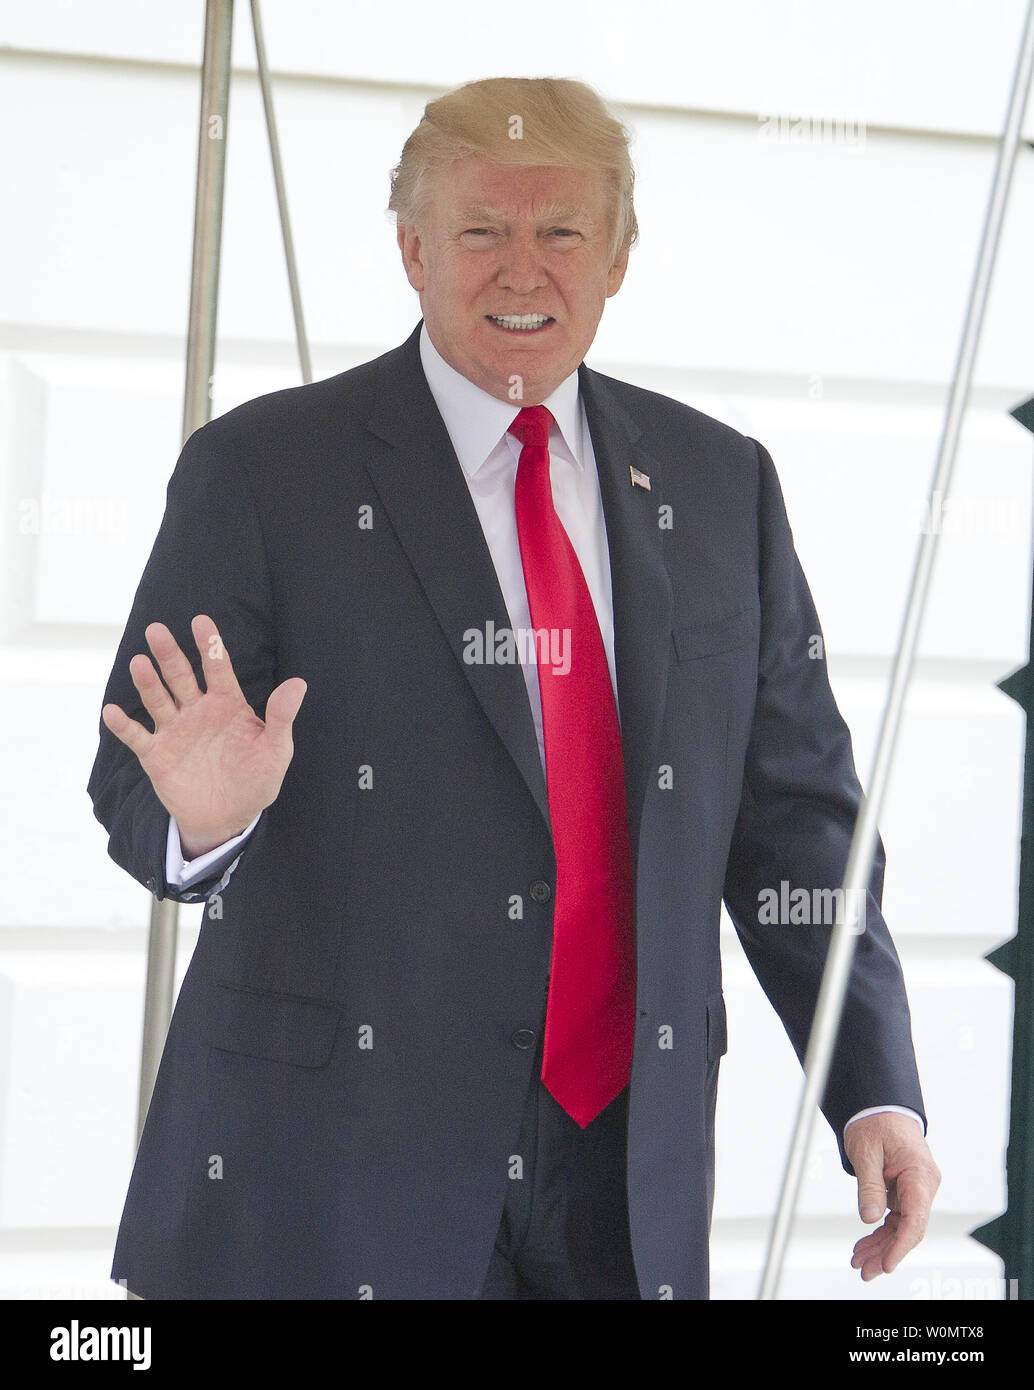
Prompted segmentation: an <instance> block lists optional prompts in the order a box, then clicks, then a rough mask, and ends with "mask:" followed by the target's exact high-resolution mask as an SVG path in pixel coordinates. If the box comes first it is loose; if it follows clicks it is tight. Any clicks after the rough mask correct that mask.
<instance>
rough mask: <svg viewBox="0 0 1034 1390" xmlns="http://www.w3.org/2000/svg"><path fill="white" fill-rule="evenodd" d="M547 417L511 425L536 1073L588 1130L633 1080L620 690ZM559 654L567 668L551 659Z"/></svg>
mask: <svg viewBox="0 0 1034 1390" xmlns="http://www.w3.org/2000/svg"><path fill="white" fill-rule="evenodd" d="M552 423H553V417H552V415H550V413H549V411H548V410H547V409H546V408H545V406H541V405H537V406H533V407H531V408H529V409H525V410H522V411H521V412H520V413H519V414H518V416H517V418H516V419H515V420H514V422H513V424H512V425H511V426H510V429H509V432H510V433H511V434H513V435H515V436H516V437H517V438H518V439H519V440H520V441H521V444H522V445H523V448H522V449H521V457H520V461H519V463H518V465H517V481H516V484H515V488H514V503H515V509H516V513H517V537H518V540H519V542H520V548H521V561H522V563H523V566H524V581H525V585H526V587H527V591H528V604H529V607H530V610H531V621H532V626H533V627H534V628H535V630H536V632H537V633H541V632H542V629H546V632H547V633H548V635H549V639H550V640H549V642H548V643H547V642H546V639H545V637H544V636H540V637H538V638H537V639H536V644H535V645H536V652H537V656H538V673H539V690H540V693H541V699H542V725H543V735H544V742H545V752H546V789H547V793H548V796H549V818H550V821H551V823H552V827H553V847H554V851H555V853H556V863H557V881H556V893H555V898H554V912H553V956H552V963H551V966H550V977H549V997H548V999H547V1002H546V1033H545V1041H544V1049H543V1059H542V1080H543V1083H544V1084H545V1086H546V1087H547V1089H548V1090H549V1091H550V1093H551V1094H552V1095H553V1096H554V1097H555V1098H556V1100H557V1101H558V1103H559V1104H560V1105H562V1106H563V1108H564V1109H565V1110H566V1111H567V1113H568V1114H569V1115H571V1116H572V1118H573V1119H575V1120H576V1121H577V1122H578V1124H579V1125H581V1127H582V1128H583V1129H584V1128H585V1126H586V1125H587V1124H589V1122H590V1121H591V1120H593V1119H595V1117H596V1116H597V1115H598V1114H599V1113H600V1111H601V1110H602V1109H603V1108H604V1106H606V1105H608V1104H609V1103H610V1102H611V1101H612V1100H613V1099H614V1097H615V1096H617V1095H618V1094H619V1093H620V1092H621V1091H622V1090H623V1089H624V1087H625V1086H627V1085H628V1080H629V1076H630V1075H631V1070H632V1040H633V1036H634V1032H635V933H634V911H635V907H634V904H635V897H634V890H633V883H632V856H631V849H630V846H629V838H628V812H627V808H626V802H625V775H624V762H623V759H622V755H621V734H620V730H619V728H618V718H617V709H616V707H615V704H614V690H613V687H612V685H611V680H610V670H609V668H608V666H607V656H606V652H605V650H604V647H603V638H602V637H601V636H600V628H599V622H598V621H597V618H596V610H595V608H594V607H593V602H592V598H591V596H590V594H589V590H588V586H587V585H586V583H585V577H584V575H583V574H582V570H581V566H580V565H579V564H578V557H577V556H576V555H575V553H574V548H573V546H572V545H571V542H570V540H569V539H568V536H567V532H566V531H565V530H564V528H563V525H562V524H561V521H560V518H559V517H558V516H557V514H556V510H555V508H554V506H553V491H552V487H551V485H550V480H549V428H550V425H551V424H552ZM565 641H566V642H567V643H568V645H567V646H566V648H565V646H564V642H565ZM565 651H566V652H567V653H568V654H569V657H570V669H569V670H567V671H566V672H565V671H564V669H563V667H564V662H563V661H562V660H557V656H558V654H560V653H563V652H565Z"/></svg>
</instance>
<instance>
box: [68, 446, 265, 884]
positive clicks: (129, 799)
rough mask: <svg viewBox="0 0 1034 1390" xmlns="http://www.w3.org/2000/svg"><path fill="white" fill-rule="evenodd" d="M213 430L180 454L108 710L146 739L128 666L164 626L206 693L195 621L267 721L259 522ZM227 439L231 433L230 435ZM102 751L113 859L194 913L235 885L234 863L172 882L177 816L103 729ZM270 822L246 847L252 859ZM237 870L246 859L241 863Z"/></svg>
mask: <svg viewBox="0 0 1034 1390" xmlns="http://www.w3.org/2000/svg"><path fill="white" fill-rule="evenodd" d="M220 424H221V422H214V424H210V425H206V426H204V427H203V428H202V429H200V430H198V431H196V432H195V433H194V434H193V435H191V437H190V438H189V439H188V440H187V442H186V444H185V445H184V446H183V451H182V453H181V454H180V457H179V460H178V462H177V464H176V468H175V471H174V472H173V475H172V477H171V479H170V480H169V486H168V491H167V497H166V508H165V515H164V517H163V519H162V524H161V527H160V529H159V531H158V535H157V538H156V540H155V542H154V546H153V548H152V550H151V554H150V558H149V559H148V561H147V565H146V567H145V569H144V573H143V576H142V578H141V580H140V583H139V585H138V587H137V591H136V595H135V597H134V599H133V606H132V611H131V612H130V615H129V620H128V622H127V624H126V628H125V632H124V633H123V636H122V640H121V642H120V643H119V647H118V652H117V654H116V657H115V663H114V666H113V667H112V671H111V675H110V677H109V679H108V683H107V686H106V688H105V691H104V697H103V700H102V705H103V704H107V703H109V702H111V703H114V704H117V705H120V706H121V707H122V709H124V710H125V711H126V713H127V714H128V715H129V716H130V717H131V718H133V719H136V720H139V722H140V723H141V724H143V725H144V727H145V728H147V729H149V730H153V728H154V725H153V721H152V720H151V718H150V716H149V715H148V714H147V711H146V710H145V709H144V708H143V705H142V703H141V701H140V696H139V695H138V693H137V690H136V687H135V686H134V684H133V681H132V677H131V676H130V674H129V662H130V658H131V657H132V656H134V655H135V654H136V653H137V652H142V653H148V652H149V648H148V646H147V641H146V639H145V637H144V629H145V628H146V627H147V625H148V624H149V623H152V622H163V623H165V624H166V626H167V627H168V628H169V629H170V631H171V632H172V634H173V636H174V637H175V638H176V641H177V642H178V643H179V645H180V647H181V649H182V650H183V652H184V653H185V654H186V655H187V657H188V658H189V660H190V662H191V665H192V666H193V668H194V673H195V675H196V676H197V679H198V682H199V684H200V685H201V687H202V689H203V688H204V678H203V675H202V668H201V658H200V656H199V654H198V650H197V646H196V644H195V642H194V637H193V634H192V632H191V629H190V621H191V619H192V618H193V617H194V616H195V615H196V614H198V613H207V614H209V615H210V616H211V618H212V619H213V621H214V622H215V624H216V626H217V627H218V629H219V634H220V637H221V638H222V641H223V644H224V646H225V649H226V652H227V655H228V656H229V658H230V660H231V661H232V662H233V668H234V671H235V672H236V675H237V679H238V681H239V682H240V686H241V689H242V690H243V692H244V696H245V699H246V700H247V701H248V703H249V704H250V705H251V707H252V708H253V709H254V710H255V712H256V713H257V714H259V715H260V716H261V715H263V714H264V712H265V706H266V700H267V699H268V697H269V694H270V692H271V691H272V690H273V688H274V687H275V685H276V684H277V683H278V682H277V680H276V665H277V662H276V644H275V637H274V624H273V600H272V591H271V580H270V574H269V566H268V562H267V557H266V550H265V542H264V539H263V532H262V519H261V516H260V513H259V508H258V506H257V504H256V501H255V498H254V495H253V491H252V489H251V486H250V484H249V479H248V476H247V473H246V470H245V468H244V465H243V463H242V461H241V460H239V459H238V458H237V456H236V450H235V449H234V447H233V445H232V443H227V442H226V441H225V439H224V438H222V437H221V434H220V433H217V430H216V427H217V426H218V425H220ZM224 433H225V431H223V432H222V434H224ZM99 729H100V744H99V747H98V750H97V756H96V759H95V761H94V764H93V770H92V772H91V774H90V780H89V783H88V787H87V790H88V792H89V795H90V798H91V800H92V802H93V810H94V815H95V816H96V817H97V819H98V820H99V821H100V822H101V824H102V825H104V827H105V828H106V830H107V831H108V835H109V839H108V853H109V854H110V855H111V857H112V859H114V860H115V862H116V863H117V864H119V865H120V866H121V867H122V868H123V869H125V870H126V872H127V873H130V874H132V876H133V877H134V878H135V879H137V881H138V882H139V883H141V884H143V886H144V887H145V888H147V889H148V890H149V891H150V892H151V893H153V894H154V895H155V897H156V898H158V899H159V900H160V899H162V898H163V897H165V896H168V897H171V898H174V899H176V900H177V901H179V902H197V901H200V900H202V899H204V898H206V897H207V896H209V895H210V894H211V893H212V892H215V891H219V890H220V889H221V888H222V887H225V886H226V884H227V883H228V881H229V875H230V874H231V873H232V871H233V869H234V868H235V867H236V864H237V862H238V860H237V859H235V860H234V861H233V864H231V865H230V866H229V867H228V868H220V869H219V871H218V872H215V873H213V874H211V875H209V876H207V877H206V878H204V879H201V880H199V881H197V882H194V883H191V884H190V885H189V887H186V888H180V887H175V886H170V885H169V884H168V883H167V880H166V876H165V861H166V848H167V843H168V833H169V813H168V811H167V810H166V809H165V807H164V806H163V805H162V803H161V802H160V801H159V799H158V797H157V795H156V794H155V791H154V788H153V787H152V786H151V782H150V779H149V778H148V777H147V775H146V773H145V772H144V770H143V769H142V768H141V766H140V763H139V761H138V760H137V757H136V755H135V754H134V753H132V752H130V750H129V749H128V748H127V747H126V746H125V745H124V744H123V743H121V742H120V740H118V739H117V738H116V737H115V736H114V734H112V733H110V732H109V731H108V729H107V728H106V727H105V726H104V723H103V721H99ZM264 820H265V818H261V819H260V820H259V823H258V825H257V826H256V827H255V830H254V831H253V832H252V834H251V835H250V836H248V838H247V840H246V841H244V842H243V843H242V845H241V846H240V852H241V854H244V853H245V852H254V849H255V844H256V841H260V840H261V838H262V836H263V833H264V828H265V827H264ZM238 858H239V856H238Z"/></svg>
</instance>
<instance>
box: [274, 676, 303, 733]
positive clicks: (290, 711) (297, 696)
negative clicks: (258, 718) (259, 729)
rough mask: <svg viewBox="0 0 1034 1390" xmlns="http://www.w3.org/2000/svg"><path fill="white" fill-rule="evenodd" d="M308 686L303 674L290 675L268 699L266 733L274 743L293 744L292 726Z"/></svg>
mask: <svg viewBox="0 0 1034 1390" xmlns="http://www.w3.org/2000/svg"><path fill="white" fill-rule="evenodd" d="M308 688H309V687H308V686H307V685H306V683H305V681H303V680H302V678H301V676H290V677H288V679H287V680H285V681H282V682H281V683H280V685H278V686H277V688H276V689H275V690H274V691H273V693H272V694H271V695H270V697H269V699H268V700H267V701H266V733H267V734H268V736H269V737H270V738H271V739H272V740H273V741H274V743H278V744H281V745H283V746H287V747H290V746H291V726H292V724H293V723H294V721H295V717H296V715H297V714H298V711H299V710H300V709H301V707H302V701H303V700H304V699H305V692H306V691H307V690H308Z"/></svg>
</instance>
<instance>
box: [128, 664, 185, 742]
mask: <svg viewBox="0 0 1034 1390" xmlns="http://www.w3.org/2000/svg"><path fill="white" fill-rule="evenodd" d="M129 674H130V675H131V676H132V678H133V684H134V685H135V686H136V689H137V694H138V695H139V696H140V699H141V700H142V702H143V706H144V709H145V710H146V711H147V713H148V714H149V715H150V716H151V718H152V719H153V720H154V727H155V729H158V728H160V727H161V725H162V724H164V723H166V722H167V721H168V720H169V718H170V717H171V716H172V715H174V714H175V713H176V706H175V704H174V703H173V699H172V696H171V695H170V694H169V692H168V691H167V690H166V689H165V686H164V685H163V684H162V681H161V677H160V676H159V675H158V672H157V671H156V670H155V669H154V666H153V665H152V664H151V658H150V657H149V656H144V655H143V653H140V654H138V655H137V656H134V657H133V659H132V661H131V662H130V663H129Z"/></svg>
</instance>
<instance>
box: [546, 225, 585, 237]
mask: <svg viewBox="0 0 1034 1390" xmlns="http://www.w3.org/2000/svg"><path fill="white" fill-rule="evenodd" d="M552 235H553V236H563V237H569V236H581V232H579V231H576V230H575V228H574V227H554V228H553V231H552Z"/></svg>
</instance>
